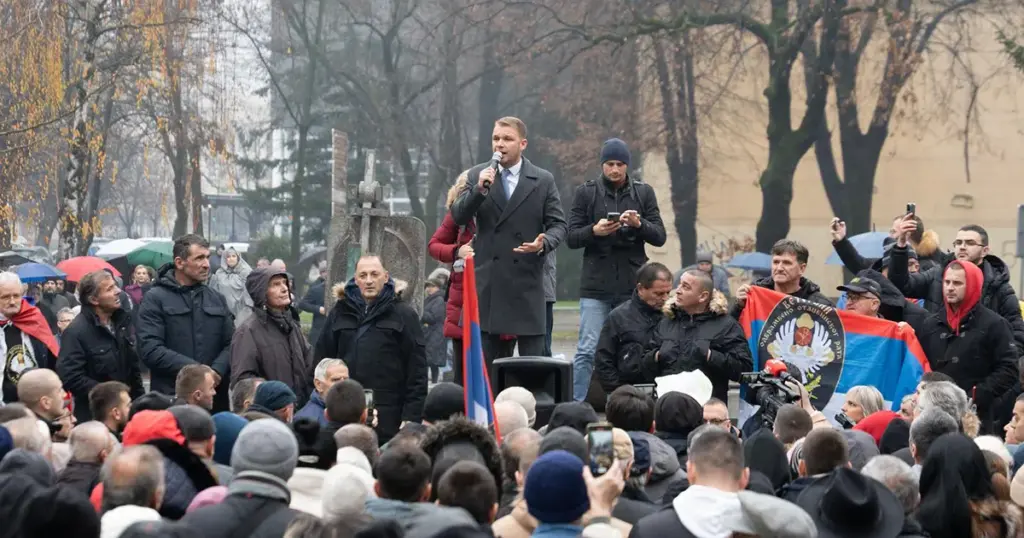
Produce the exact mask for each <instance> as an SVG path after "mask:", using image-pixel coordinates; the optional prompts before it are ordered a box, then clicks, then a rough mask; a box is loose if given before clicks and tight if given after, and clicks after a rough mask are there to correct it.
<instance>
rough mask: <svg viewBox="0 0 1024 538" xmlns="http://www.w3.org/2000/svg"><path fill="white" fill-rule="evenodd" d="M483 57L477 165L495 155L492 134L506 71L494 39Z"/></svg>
mask: <svg viewBox="0 0 1024 538" xmlns="http://www.w3.org/2000/svg"><path fill="white" fill-rule="evenodd" d="M483 56H484V66H483V71H484V75H483V76H482V77H480V97H479V99H478V101H477V121H478V123H477V133H478V134H477V137H478V138H477V146H476V148H477V149H476V152H477V155H476V162H477V163H484V162H487V161H489V160H490V159H491V154H492V153H494V150H493V149H492V148H493V146H492V145H491V133H492V132H494V122H495V121H496V120H497V119H498V103H499V101H500V99H501V83H502V81H503V79H504V78H505V70H504V69H503V68H502V67H501V64H499V63H498V58H497V52H496V51H495V50H494V45H493V39H488V40H487V42H486V44H485V45H484V53H483Z"/></svg>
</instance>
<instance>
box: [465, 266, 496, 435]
mask: <svg viewBox="0 0 1024 538" xmlns="http://www.w3.org/2000/svg"><path fill="white" fill-rule="evenodd" d="M475 265H476V264H474V263H473V257H472V256H469V257H467V258H466V265H465V267H464V268H463V270H462V386H463V387H465V393H466V417H468V418H469V420H472V421H473V422H476V423H477V424H479V425H481V426H483V427H485V428H486V427H489V426H491V425H492V424H493V425H494V437H495V439H497V440H498V443H501V432H499V431H498V423H497V422H496V421H495V420H494V395H493V394H491V380H490V378H489V377H488V376H487V363H485V362H484V348H483V340H482V339H481V338H480V309H479V307H478V306H477V305H478V301H477V296H476V269H475Z"/></svg>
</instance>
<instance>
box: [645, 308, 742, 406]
mask: <svg viewBox="0 0 1024 538" xmlns="http://www.w3.org/2000/svg"><path fill="white" fill-rule="evenodd" d="M728 305H729V301H728V299H726V298H725V295H722V293H721V292H720V291H718V290H715V291H714V294H713V295H712V298H711V303H710V304H709V309H708V311H707V312H704V313H703V314H697V315H695V316H692V315H690V314H687V313H686V312H683V311H682V310H680V309H678V308H676V307H675V294H670V295H669V298H668V301H665V306H664V307H662V313H664V315H665V317H664V319H662V320H661V323H659V324H658V330H657V336H656V338H657V341H658V343H659V344H660V345H659V346H658V358H657V360H658V362H659V363H661V362H664V363H666V364H671V365H672V367H671V371H667V372H665V373H679V372H691V371H693V370H700V371H702V372H704V374H705V375H707V376H708V379H710V380H711V385H712V391H711V395H712V396H714V397H715V398H718V399H720V400H722V401H728V398H729V381H739V379H740V374H741V373H743V372H749V371H751V370H753V368H754V360H753V358H752V357H751V355H750V346H749V344H748V343H747V337H746V336H745V335H744V334H743V329H742V328H741V327H740V324H739V322H737V321H736V320H735V319H734V318H733V317H732V316H729V315H728V314H727V312H728V308H729V306H728ZM709 350H710V357H709V355H708V352H709ZM650 354H653V352H651V353H650Z"/></svg>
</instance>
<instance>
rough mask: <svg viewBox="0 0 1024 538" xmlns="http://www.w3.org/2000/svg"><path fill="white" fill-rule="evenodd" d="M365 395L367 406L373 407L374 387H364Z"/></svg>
mask: <svg viewBox="0 0 1024 538" xmlns="http://www.w3.org/2000/svg"><path fill="white" fill-rule="evenodd" d="M363 396H365V397H366V408H367V409H373V389H364V390H363Z"/></svg>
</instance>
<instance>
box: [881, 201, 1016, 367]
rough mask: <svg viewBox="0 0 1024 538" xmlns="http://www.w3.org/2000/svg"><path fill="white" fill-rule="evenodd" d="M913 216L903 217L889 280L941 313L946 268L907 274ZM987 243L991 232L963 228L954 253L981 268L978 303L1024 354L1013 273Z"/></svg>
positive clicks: (958, 233) (977, 227) (968, 227)
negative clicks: (1010, 333)
mask: <svg viewBox="0 0 1024 538" xmlns="http://www.w3.org/2000/svg"><path fill="white" fill-rule="evenodd" d="M916 226H917V223H916V222H915V221H914V219H913V215H907V216H906V217H904V219H903V222H902V223H901V224H900V225H899V230H898V231H899V232H900V235H899V237H898V238H897V240H896V247H894V248H893V250H892V260H891V261H890V267H889V280H891V281H892V283H893V284H895V285H896V287H897V288H899V289H900V291H901V292H903V294H904V295H906V296H907V297H914V298H922V299H924V300H925V308H927V309H928V310H930V311H931V312H933V313H939V312H941V311H942V310H944V309H945V308H946V306H945V305H946V303H945V300H944V299H945V295H946V294H945V291H944V288H945V284H944V277H945V271H946V268H944V267H935V268H933V269H929V270H927V271H924V272H920V273H916V274H911V273H908V271H907V242H908V238H907V236H908V235H909V234H910V233H912V232H913V230H915V229H916ZM990 252H991V249H990V247H989V244H988V232H986V231H985V229H984V228H982V227H981V226H978V225H976V224H968V225H967V226H963V227H961V228H960V230H959V231H957V233H956V239H955V240H954V241H953V254H954V255H955V256H956V260H957V261H959V262H961V263H972V264H974V265H976V266H978V268H979V269H981V274H982V282H981V288H980V290H979V292H980V294H981V295H980V298H979V302H980V303H981V304H982V305H984V306H985V307H986V308H988V309H989V310H992V311H993V312H995V313H997V314H999V315H1000V316H1002V317H1003V318H1004V319H1006V321H1007V322H1009V324H1010V327H1011V328H1012V330H1013V339H1014V341H1015V342H1016V346H1017V349H1018V353H1021V352H1024V319H1021V312H1020V303H1019V302H1018V300H1017V294H1016V292H1015V291H1014V290H1013V286H1012V285H1010V271H1009V268H1008V267H1007V266H1006V263H1005V262H1003V260H1001V259H1000V258H999V257H998V256H995V255H992V254H991V253H990Z"/></svg>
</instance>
